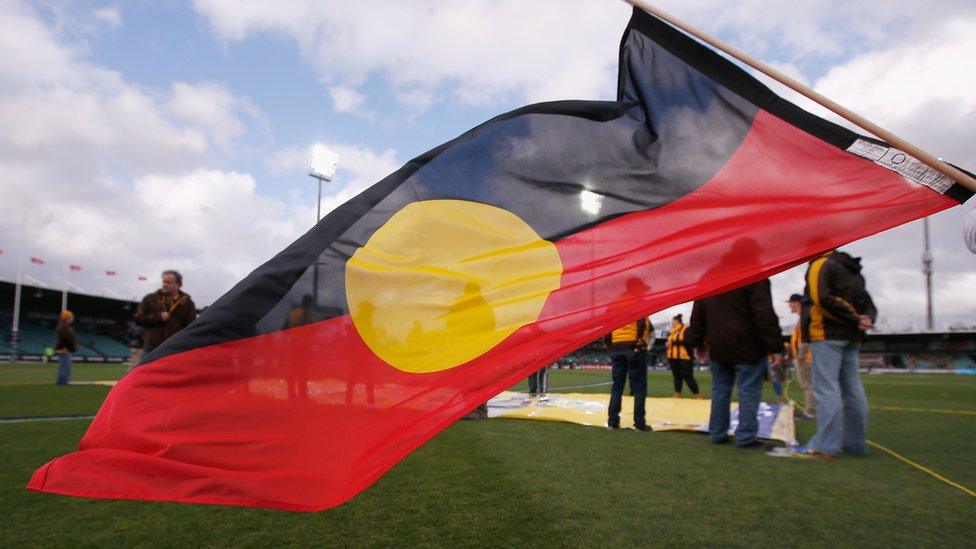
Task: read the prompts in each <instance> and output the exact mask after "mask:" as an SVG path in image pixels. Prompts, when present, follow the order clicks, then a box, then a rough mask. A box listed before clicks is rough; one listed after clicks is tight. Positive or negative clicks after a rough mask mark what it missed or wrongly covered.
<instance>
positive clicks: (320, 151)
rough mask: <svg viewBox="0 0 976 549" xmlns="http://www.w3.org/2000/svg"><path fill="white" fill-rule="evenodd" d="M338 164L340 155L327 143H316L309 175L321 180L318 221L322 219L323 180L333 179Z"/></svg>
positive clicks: (317, 211) (316, 213) (316, 214)
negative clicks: (326, 144) (328, 146)
mask: <svg viewBox="0 0 976 549" xmlns="http://www.w3.org/2000/svg"><path fill="white" fill-rule="evenodd" d="M338 166H339V155H337V154H336V153H334V152H332V151H330V150H329V149H327V148H326V146H325V145H321V144H319V143H316V144H315V145H313V146H312V165H311V168H312V171H311V172H309V174H308V175H310V176H312V177H314V178H315V179H316V180H318V182H319V201H318V202H317V203H316V206H315V222H316V223H318V222H319V220H320V219H322V181H332V178H333V177H335V172H336V168H337V167H338Z"/></svg>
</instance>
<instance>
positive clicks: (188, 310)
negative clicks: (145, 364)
mask: <svg viewBox="0 0 976 549" xmlns="http://www.w3.org/2000/svg"><path fill="white" fill-rule="evenodd" d="M181 286H183V276H182V275H181V274H180V273H178V272H176V271H172V270H170V271H163V287H162V288H160V289H159V290H156V291H155V292H153V293H151V294H149V295H147V296H146V297H144V298H142V303H140V304H139V307H138V308H137V309H136V323H137V324H139V325H140V326H142V327H144V328H145V329H146V331H145V332H144V333H143V341H144V343H143V346H142V350H143V356H145V355H147V354H149V353H150V352H152V350H153V349H155V348H156V347H159V345H160V344H162V343H163V342H164V341H166V340H167V339H169V338H170V337H171V336H172V335H173V334H175V333H176V332H178V331H180V330H182V329H183V328H186V327H187V326H188V325H189V324H190V323H191V322H193V319H195V318H196V317H197V307H196V305H194V303H193V300H192V299H191V298H190V296H189V295H188V294H185V293H183V291H182V290H180V287H181Z"/></svg>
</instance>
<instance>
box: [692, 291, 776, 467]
mask: <svg viewBox="0 0 976 549" xmlns="http://www.w3.org/2000/svg"><path fill="white" fill-rule="evenodd" d="M685 341H686V342H687V343H688V345H689V346H691V347H692V348H694V349H695V355H696V356H697V357H699V358H700V359H704V358H705V357H706V356H707V357H708V360H709V363H710V366H711V370H712V411H711V415H710V416H709V419H708V436H709V438H710V439H711V441H712V442H714V443H716V444H722V443H725V442H728V438H729V437H728V432H729V426H730V423H731V410H730V407H731V403H732V388H733V386H735V384H736V381H738V385H739V425H738V426H737V427H736V429H735V445H736V447H738V448H761V447H762V446H763V444H762V443H760V442H759V441H758V440H757V437H758V435H759V419H758V412H759V401H760V397H761V396H762V387H763V379H764V377H765V373H766V368H767V367H769V364H770V361H772V363H773V364H778V363H780V362H781V361H782V359H783V354H782V353H783V336H782V334H781V333H780V328H779V319H778V318H777V317H776V313H775V312H774V311H773V298H772V293H771V291H770V284H769V279H765V280H760V281H758V282H754V283H752V284H749V285H746V286H743V287H741V288H737V289H735V290H732V291H729V292H725V293H723V294H719V295H715V296H712V297H708V298H705V299H700V300H698V301H696V302H695V304H694V306H693V307H692V311H691V321H690V323H689V325H688V330H687V331H686V333H685Z"/></svg>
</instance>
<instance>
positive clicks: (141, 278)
mask: <svg viewBox="0 0 976 549" xmlns="http://www.w3.org/2000/svg"><path fill="white" fill-rule="evenodd" d="M136 278H138V279H139V281H140V282H145V281H147V280H149V277H147V276H143V275H139V276H137V277H136Z"/></svg>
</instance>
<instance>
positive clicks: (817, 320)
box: [801, 252, 878, 341]
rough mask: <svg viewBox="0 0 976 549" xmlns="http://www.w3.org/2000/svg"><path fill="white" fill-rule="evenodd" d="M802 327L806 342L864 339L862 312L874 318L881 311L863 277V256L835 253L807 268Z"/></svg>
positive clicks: (815, 261) (821, 258)
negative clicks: (875, 304)
mask: <svg viewBox="0 0 976 549" xmlns="http://www.w3.org/2000/svg"><path fill="white" fill-rule="evenodd" d="M806 281H807V286H806V289H805V290H804V291H803V312H802V318H801V326H802V332H803V340H804V341H824V340H827V339H833V340H841V341H860V340H861V339H863V337H864V332H862V331H861V329H860V328H859V327H858V324H859V323H860V321H861V319H860V316H861V315H867V316H869V317H871V320H872V321H874V320H875V319H877V316H878V310H877V309H876V308H875V307H874V301H872V300H871V295H870V294H868V291H867V288H866V287H865V283H864V277H863V276H861V258H859V257H851V256H849V255H847V254H846V253H844V252H831V253H829V254H826V255H823V256H821V257H818V258H817V259H814V260H813V261H811V262H810V266H809V267H807V275H806Z"/></svg>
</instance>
